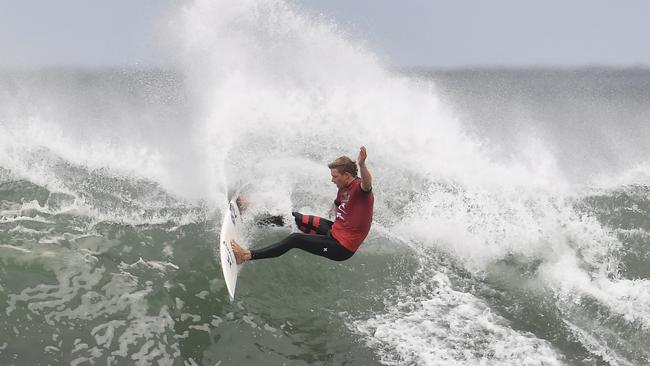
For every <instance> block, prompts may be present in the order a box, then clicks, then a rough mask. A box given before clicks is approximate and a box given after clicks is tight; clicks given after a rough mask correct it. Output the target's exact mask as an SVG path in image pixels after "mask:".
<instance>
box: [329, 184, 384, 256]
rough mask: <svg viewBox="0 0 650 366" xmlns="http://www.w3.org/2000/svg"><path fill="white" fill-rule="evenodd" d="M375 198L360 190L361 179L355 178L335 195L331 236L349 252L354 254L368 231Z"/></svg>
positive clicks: (370, 193)
mask: <svg viewBox="0 0 650 366" xmlns="http://www.w3.org/2000/svg"><path fill="white" fill-rule="evenodd" d="M374 202H375V198H374V196H373V194H372V190H371V191H370V192H365V191H363V190H362V189H361V178H359V177H357V178H355V179H354V180H353V181H352V182H351V183H350V185H349V186H347V187H345V188H340V189H339V192H338V193H337V195H336V200H335V201H334V204H336V206H337V208H336V220H334V225H333V226H332V236H333V237H334V239H336V240H337V241H338V242H339V243H341V245H343V246H344V247H346V248H347V249H348V250H349V251H351V252H356V251H357V249H359V246H360V245H361V243H363V240H364V239H365V238H366V236H367V235H368V232H369V231H370V225H371V223H372V208H373V205H374Z"/></svg>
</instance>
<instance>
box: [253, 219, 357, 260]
mask: <svg viewBox="0 0 650 366" xmlns="http://www.w3.org/2000/svg"><path fill="white" fill-rule="evenodd" d="M292 215H293V216H294V217H295V219H296V224H297V225H298V227H299V228H300V230H302V231H303V232H302V233H293V234H291V235H289V236H288V237H286V238H285V239H283V240H280V241H279V242H277V243H275V244H272V245H269V246H268V247H265V248H262V249H256V250H251V259H252V260H256V259H264V258H275V257H279V256H281V255H283V254H284V253H286V252H288V251H289V250H291V249H293V248H299V249H302V250H304V251H306V252H309V253H311V254H315V255H319V256H321V257H325V258H328V259H331V260H333V261H344V260H346V259H350V257H352V256H353V255H354V252H351V251H349V250H348V249H347V248H345V247H344V246H343V245H341V243H339V242H338V241H336V239H334V238H333V237H332V234H331V233H330V229H331V227H332V224H333V223H332V222H331V221H329V220H326V219H324V218H322V217H318V216H309V215H302V214H300V213H298V212H293V213H292Z"/></svg>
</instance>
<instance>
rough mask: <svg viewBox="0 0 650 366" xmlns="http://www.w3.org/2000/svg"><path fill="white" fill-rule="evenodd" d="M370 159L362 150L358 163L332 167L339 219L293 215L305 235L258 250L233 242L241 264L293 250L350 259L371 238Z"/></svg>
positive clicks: (339, 161) (336, 162) (340, 162)
mask: <svg viewBox="0 0 650 366" xmlns="http://www.w3.org/2000/svg"><path fill="white" fill-rule="evenodd" d="M367 156H368V153H367V151H366V148H365V147H364V146H362V147H361V148H360V149H359V157H358V159H357V162H355V161H354V160H352V159H350V158H349V157H347V156H341V157H339V158H338V159H336V160H334V161H333V162H331V163H329V164H328V167H329V168H330V173H331V175H332V183H334V184H335V185H336V187H337V188H338V193H337V195H336V199H335V200H334V203H333V204H332V208H331V212H333V213H334V214H335V215H336V218H335V219H334V222H332V221H330V220H327V219H325V218H322V217H318V216H310V215H303V214H300V213H298V212H293V213H292V215H293V216H294V218H295V220H296V225H298V228H299V229H300V230H301V231H302V232H301V233H292V234H291V235H289V236H288V237H286V238H285V239H283V240H281V241H279V242H277V243H275V244H272V245H270V246H267V247H265V248H261V249H254V250H247V249H244V248H242V247H241V246H240V245H239V244H238V243H237V242H236V241H234V240H233V241H231V245H232V249H233V252H234V254H235V259H236V261H237V264H241V263H243V262H245V261H249V260H257V259H264V258H275V257H279V256H281V255H283V254H284V253H286V252H288V251H289V250H290V249H293V248H300V249H302V250H304V251H307V252H309V253H312V254H315V255H319V256H322V257H325V258H328V259H331V260H334V261H344V260H347V259H350V258H351V257H352V256H353V255H354V253H355V252H356V251H357V249H358V248H359V246H360V245H361V243H363V241H364V239H365V238H366V236H367V235H368V231H370V225H371V223H372V211H373V204H374V196H373V193H372V176H371V175H370V172H369V171H368V167H367V166H366V158H367ZM357 163H358V169H357ZM358 173H360V174H358ZM358 175H360V176H358Z"/></svg>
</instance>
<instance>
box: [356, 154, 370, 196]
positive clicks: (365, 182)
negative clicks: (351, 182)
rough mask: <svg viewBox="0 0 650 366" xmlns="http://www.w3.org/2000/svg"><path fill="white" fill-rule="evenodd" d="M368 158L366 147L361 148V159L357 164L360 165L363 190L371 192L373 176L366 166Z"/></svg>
mask: <svg viewBox="0 0 650 366" xmlns="http://www.w3.org/2000/svg"><path fill="white" fill-rule="evenodd" d="M367 157H368V152H367V151H366V147H365V146H361V148H360V149H359V158H358V159H357V162H358V163H359V173H360V174H361V189H362V190H363V191H364V192H370V190H371V189H372V176H371V175H370V171H368V167H367V166H366V158H367Z"/></svg>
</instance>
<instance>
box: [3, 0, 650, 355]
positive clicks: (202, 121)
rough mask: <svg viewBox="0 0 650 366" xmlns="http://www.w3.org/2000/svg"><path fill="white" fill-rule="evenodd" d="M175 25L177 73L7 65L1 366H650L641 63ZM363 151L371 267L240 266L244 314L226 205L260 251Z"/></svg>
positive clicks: (278, 5)
mask: <svg viewBox="0 0 650 366" xmlns="http://www.w3.org/2000/svg"><path fill="white" fill-rule="evenodd" d="M169 17H170V19H169V22H168V23H167V27H168V28H169V29H168V32H169V35H170V36H169V38H168V44H167V47H168V48H169V51H170V52H169V53H170V58H171V59H172V60H173V62H172V66H170V67H169V68H165V69H147V68H141V69H137V68H105V69H96V68H73V67H59V68H44V69H12V70H2V71H0V365H92V364H99V365H152V364H154V365H211V366H212V365H646V364H650V159H649V158H648V157H649V156H650V70H647V69H608V68H599V67H589V68H577V69H551V68H548V69H541V68H536V69H500V68H491V69H490V68H488V69H461V70H428V69H408V70H396V69H394V68H391V67H389V66H387V64H388V63H387V62H385V61H384V60H381V58H379V57H377V56H376V55H375V54H373V53H372V51H371V50H368V49H366V47H365V46H364V43H363V42H362V41H359V40H355V39H354V38H353V37H352V36H350V35H349V34H344V33H342V32H341V31H339V30H338V28H337V27H336V25H335V24H333V23H331V22H330V21H328V20H325V19H321V18H314V17H313V16H309V15H306V14H305V13H304V12H302V11H301V10H300V9H298V8H296V7H295V6H294V5H292V4H291V3H286V2H283V1H271V0H267V1H263V0H259V1H252V0H251V1H243V2H240V3H238V4H237V5H235V4H232V3H231V2H226V1H195V2H191V3H188V4H186V5H183V7H182V8H179V9H178V11H177V12H172V13H171V14H170V15H169ZM361 145H365V146H366V147H367V148H368V161H367V162H368V166H369V169H370V171H371V173H372V175H373V185H374V187H373V191H374V194H375V213H374V221H373V227H372V230H371V232H370V234H369V236H368V238H367V239H366V241H365V243H364V244H363V245H362V246H361V248H360V250H359V251H358V252H357V253H356V254H355V255H354V257H352V258H351V259H350V260H348V261H345V262H332V261H328V260H326V259H324V258H320V257H315V256H312V255H309V254H307V253H305V252H301V251H299V250H293V251H290V252H288V253H287V254H286V255H284V256H282V257H280V258H277V259H272V260H261V261H256V262H251V263H247V264H246V265H245V266H244V267H243V269H242V271H241V272H240V275H239V280H238V283H237V293H236V297H235V300H234V301H233V302H231V301H230V300H229V297H228V292H227V290H226V287H225V283H224V281H223V277H222V274H221V267H220V264H219V257H218V251H217V243H218V241H219V225H220V222H221V220H222V212H223V210H224V209H225V206H226V203H227V199H228V197H229V196H230V195H231V194H232V192H233V191H235V190H236V189H237V188H238V187H240V186H242V185H244V184H246V185H248V187H249V192H248V193H247V195H248V199H249V200H250V202H251V207H250V210H249V213H248V215H247V216H246V217H245V220H246V221H245V225H244V227H243V231H242V233H241V236H242V242H243V243H245V244H246V245H248V246H250V247H261V246H263V245H267V244H271V243H273V242H274V241H276V240H279V239H281V238H283V237H284V236H285V235H287V234H289V233H290V232H292V231H296V230H297V229H296V228H295V226H294V225H293V224H291V215H290V213H291V211H292V210H298V211H302V212H305V213H312V214H320V215H326V213H327V210H328V209H329V206H330V204H331V201H332V200H333V198H334V197H335V194H336V187H335V186H334V185H333V184H332V183H331V182H330V175H329V169H328V168H327V163H328V162H329V161H331V160H333V159H335V158H336V157H338V156H340V155H343V154H347V155H349V156H351V157H352V158H356V156H357V154H358V148H359V146H361ZM268 214H271V215H282V216H283V217H284V219H285V222H286V223H287V225H285V226H284V227H276V226H260V225H257V224H256V218H258V217H260V215H268Z"/></svg>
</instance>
